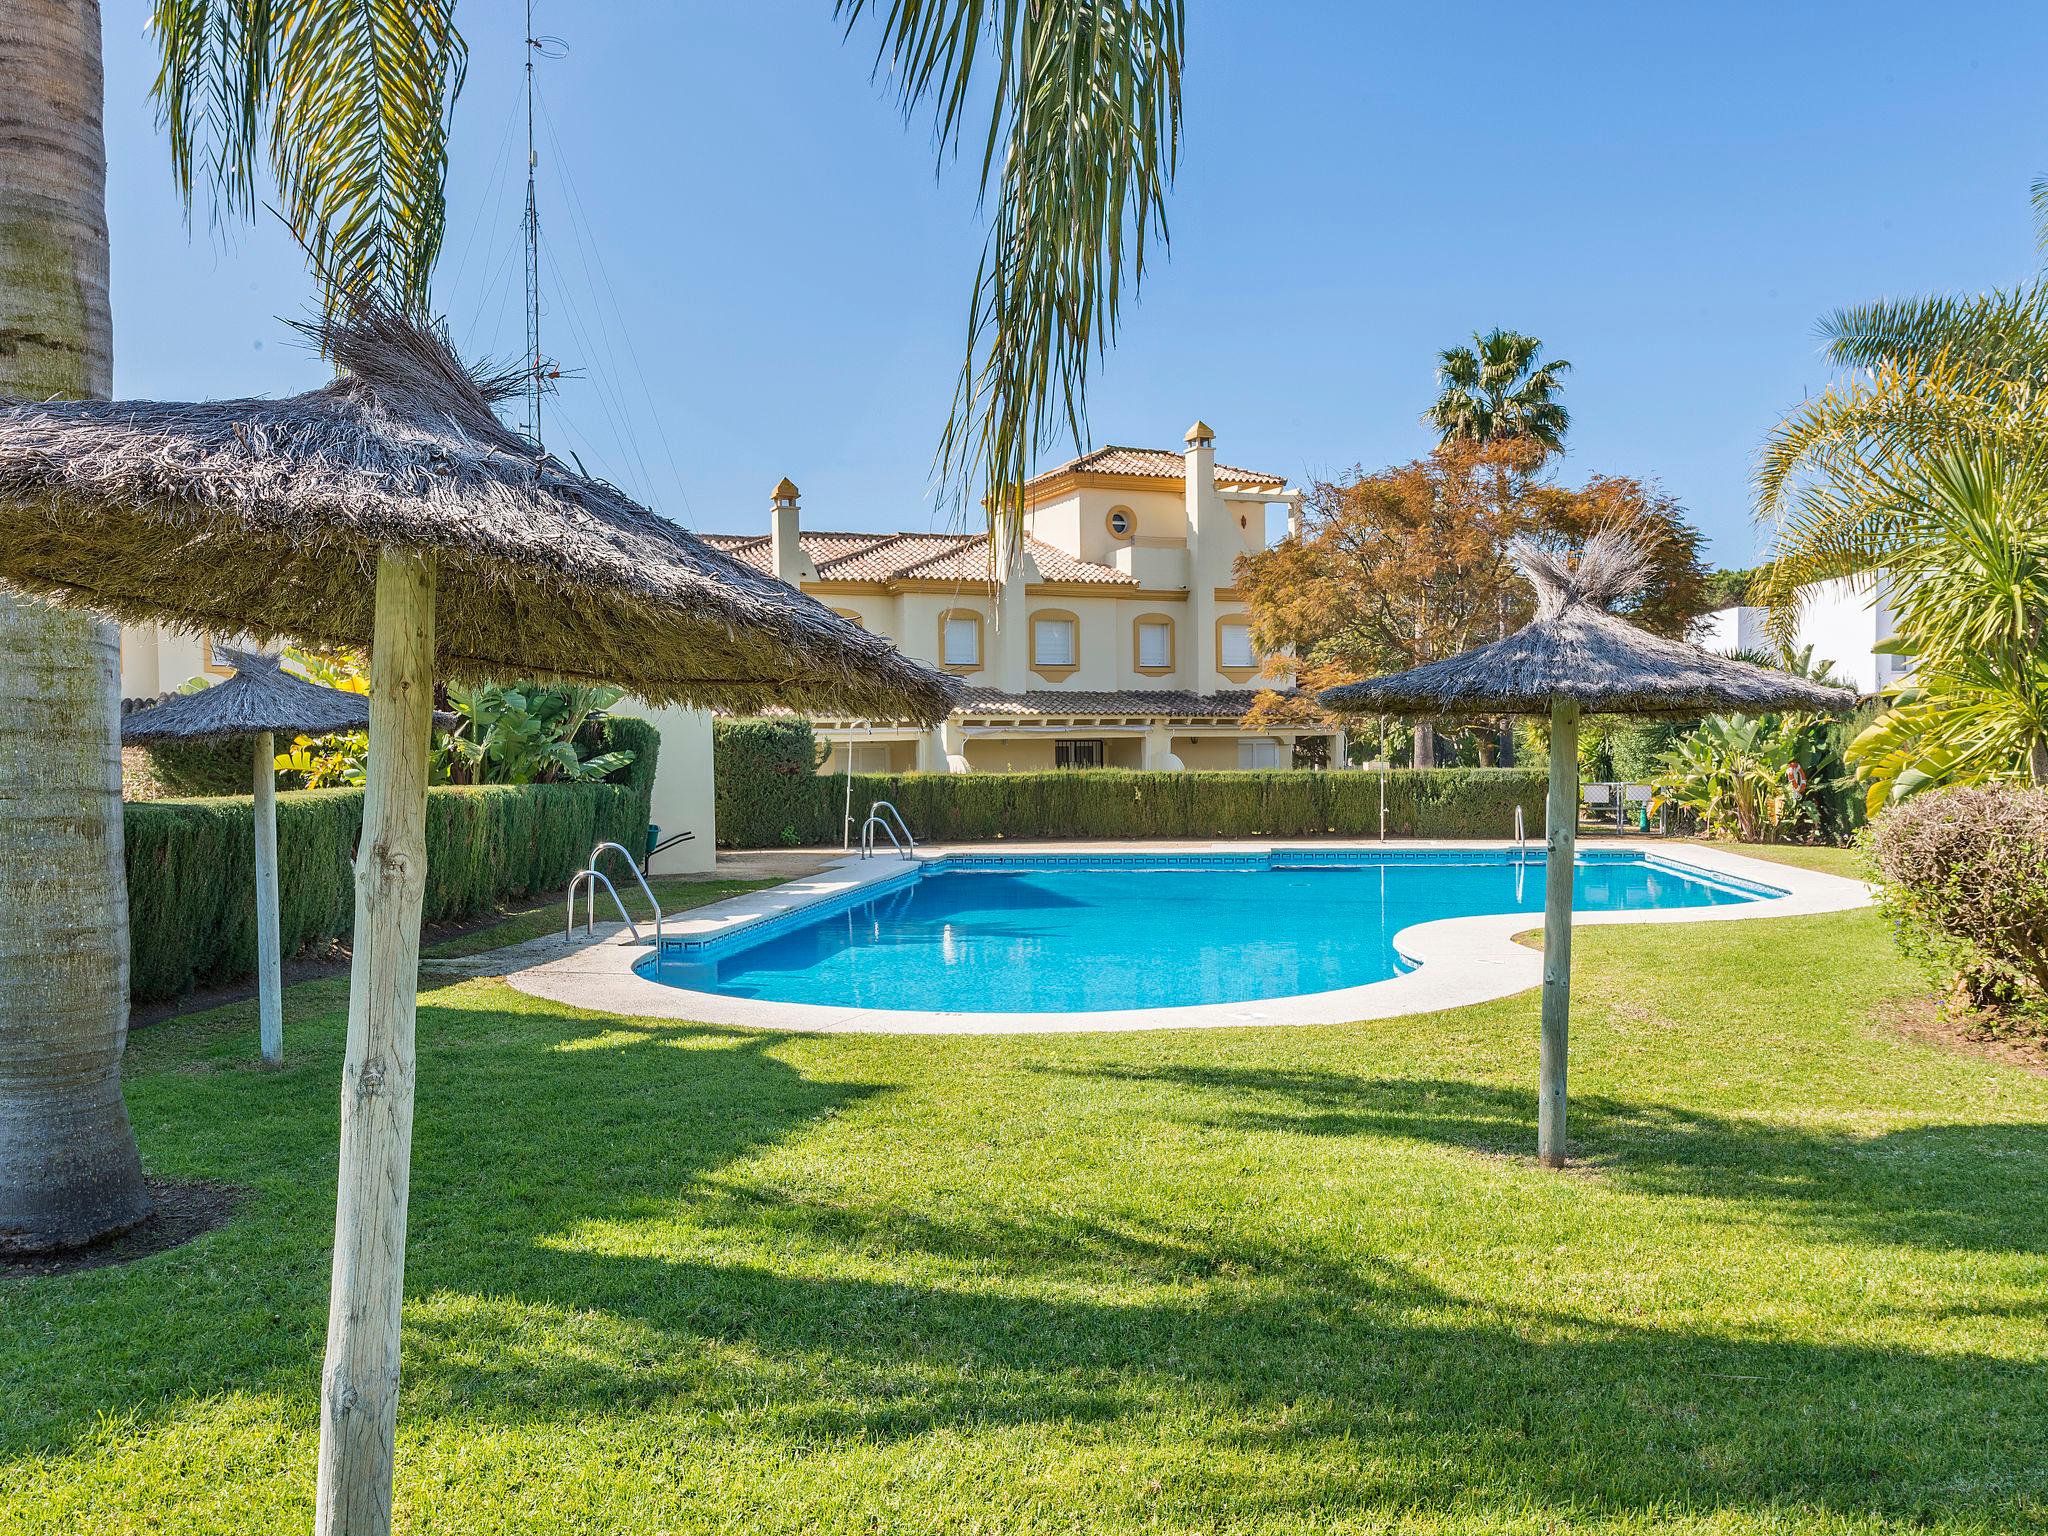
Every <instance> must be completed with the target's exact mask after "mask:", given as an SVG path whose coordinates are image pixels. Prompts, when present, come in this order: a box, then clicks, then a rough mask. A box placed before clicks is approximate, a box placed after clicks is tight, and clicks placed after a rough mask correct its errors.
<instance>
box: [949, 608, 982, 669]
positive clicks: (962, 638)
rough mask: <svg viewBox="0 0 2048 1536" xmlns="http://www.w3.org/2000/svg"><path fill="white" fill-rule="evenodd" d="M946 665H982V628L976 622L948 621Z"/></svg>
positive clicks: (963, 620)
mask: <svg viewBox="0 0 2048 1536" xmlns="http://www.w3.org/2000/svg"><path fill="white" fill-rule="evenodd" d="M945 664H946V665H947V666H949V667H978V666H980V665H981V626H980V625H979V624H977V623H975V622H974V620H972V619H948V620H946V658H945Z"/></svg>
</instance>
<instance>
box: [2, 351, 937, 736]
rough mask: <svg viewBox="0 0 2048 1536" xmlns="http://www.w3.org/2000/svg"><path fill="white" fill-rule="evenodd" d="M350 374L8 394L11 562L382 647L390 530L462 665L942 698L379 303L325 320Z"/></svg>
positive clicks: (183, 616) (466, 670)
mask: <svg viewBox="0 0 2048 1536" xmlns="http://www.w3.org/2000/svg"><path fill="white" fill-rule="evenodd" d="M321 336H322V340H323V344H324V345H325V347H326V349H327V351H328V353H329V354H330V355H331V356H332V358H333V359H334V362H335V365H336V367H337V368H338V369H339V370H341V372H342V376H341V377H339V378H337V379H335V381H334V382H333V383H331V384H328V385H326V386H325V387H323V388H320V389H316V390H313V391H311V392H310V393H308V394H303V395H294V396H292V397H290V398H288V399H282V400H218V401H205V402H200V403H197V404H162V403H158V402H154V401H105V400H84V401H51V402H47V403H40V404H17V405H0V580H5V581H7V582H9V583H11V584H12V585H14V586H16V587H18V588H21V589H22V590H24V591H28V592H35V593H41V594H45V595H47V596H50V597H53V598H56V599H58V600H59V601H61V602H65V603H71V604H76V605H78V606H82V607H90V608H93V609H96V610H98V611H99V612H102V613H105V614H108V615H110V616H111V617H114V618H117V619H123V620H130V621H138V622H141V621H149V620H158V621H163V622H168V623H171V624H174V625H181V626H183V627H186V628H188V629H199V630H208V631H212V632H215V633H220V632H225V633H229V634H247V635H250V636H252V637H253V638H255V639H257V640H259V641H272V640H283V639H293V640H298V641H302V642H306V643H309V644H315V645H333V646H351V647H357V648H360V647H362V646H364V645H366V644H367V643H368V642H369V640H370V638H371V631H372V627H373V610H374V606H375V601H374V599H375V583H374V581H373V580H372V578H373V577H374V575H375V572H376V567H377V561H378V557H379V553H380V551H389V552H391V553H394V554H397V553H404V554H407V555H409V556H414V557H418V558H422V559H428V560H431V561H432V563H433V564H434V566H435V569H436V577H437V579H436V583H435V585H436V595H435V608H434V626H435V634H434V656H433V660H434V666H435V670H436V672H437V674H438V675H439V676H440V677H441V678H442V679H443V680H447V679H463V678H467V679H473V680H476V681H482V682H488V681H492V680H496V679H500V678H505V677H512V676H517V677H543V678H550V679H553V678H560V679H566V680H570V681H578V682H608V683H617V684H620V685H622V686H625V687H627V688H630V689H631V690H632V691H633V692H634V693H636V694H639V695H640V696H641V697H643V698H646V699H648V700H650V701H651V702H654V703H686V704H698V705H706V706H719V707H725V708H731V709H736V710H747V709H753V708H756V707H758V706H761V705H764V704H770V703H783V704H794V705H799V706H809V707H819V708H838V709H841V710H843V711H845V712H846V713H849V714H855V715H869V714H873V715H884V714H888V715H903V714H907V715H910V716H914V717H916V718H918V719H929V720H937V719H941V718H943V717H944V715H945V713H946V708H947V700H948V698H949V694H948V691H947V684H946V682H945V680H944V678H943V677H941V676H940V675H939V674H937V673H935V672H933V671H931V670H929V669H927V668H925V667H922V666H920V665H918V664H917V663H916V662H913V661H911V660H910V659H909V658H907V657H905V656H904V655H903V654H902V652H900V651H898V650H897V649H896V648H895V646H893V645H891V644H890V643H889V641H888V640H886V639H885V638H883V637H882V636H880V635H877V634H873V633H870V632H869V631H867V630H864V629H861V628H860V627H859V626H857V625H854V624H849V623H848V622H846V621H845V620H844V619H842V618H840V617H839V616H838V615H837V614H835V613H833V612H832V610H831V609H829V608H827V607H825V606H824V605H823V604H822V603H819V602H816V601H815V600H813V599H810V598H806V597H803V596H800V595H799V594H797V593H795V592H793V591H792V590H791V589H790V588H789V587H787V586H785V585H784V584H782V583H781V582H778V581H776V580H775V579H774V578H773V577H771V576H768V575H766V574H765V573H763V572H759V571H756V570H753V569H751V568H750V567H748V566H745V565H742V564H741V563H740V562H739V561H737V560H734V559H732V558H731V557H730V556H727V555H724V554H721V553H720V552H719V551H717V550H715V549H713V548H711V547H710V546H709V545H708V544H705V543H703V542H702V541H701V540H699V539H697V538H694V537H693V536H692V535H690V534H689V533H687V532H685V531H684V530H683V529H681V528H679V527H677V526H676V525H675V524H673V523H671V522H669V521H667V520H666V519H664V518H660V517H657V516H656V515H655V514H654V513H652V512H650V511H648V510H647V509H646V508H645V507H642V506H639V505H637V504H636V503H635V502H633V501H632V500H631V499H630V498H628V497H627V496H626V495H625V494H624V493H623V492H621V491H619V490H618V489H617V488H616V487H614V486H610V485H607V484H605V483H604V482H603V481H600V480H595V479H591V478H589V477H588V476H585V475H581V474H578V473H576V472H575V471H573V470H571V469H569V468H567V467H566V466H565V465H563V464H562V463H561V462H560V461H559V460H557V459H554V458H552V457H540V456H537V455H536V454H535V452H534V450H533V448H532V446H531V445H530V444H528V443H527V442H525V441H524V440H523V439H522V438H520V437H519V436H518V435H517V434H515V433H513V432H512V431H510V430H509V429H508V428H506V427H505V426H504V425H503V424H502V423H500V422H499V421H498V419H497V417H496V416H495V415H493V414H492V412H491V404H492V402H493V401H494V400H498V399H502V398H504V397H506V396H507V395H508V394H511V393H513V392H515V391H516V390H517V388H518V387H519V382H520V380H521V379H523V377H524V376H523V375H506V376H493V375H489V374H486V373H483V372H481V371H477V370H472V369H468V368H465V367H464V366H463V364H462V363H461V362H460V361H459V360H457V358H456V357H455V355H454V353H453V352H452V351H450V350H449V348H448V346H447V344H446V343H445V342H444V341H443V340H442V339H441V338H440V337H438V336H436V335H435V334H434V333H433V332H431V331H429V330H427V329H425V328H423V327H420V326H417V325H414V324H411V323H409V322H407V321H405V320H402V319H399V318H397V317H395V316H392V315H389V314H382V313H373V314H369V315H364V316H359V317H357V318H354V319H344V320H341V321H338V322H337V323H336V324H335V325H334V326H332V327H331V328H329V329H327V330H325V331H324V332H322V333H321Z"/></svg>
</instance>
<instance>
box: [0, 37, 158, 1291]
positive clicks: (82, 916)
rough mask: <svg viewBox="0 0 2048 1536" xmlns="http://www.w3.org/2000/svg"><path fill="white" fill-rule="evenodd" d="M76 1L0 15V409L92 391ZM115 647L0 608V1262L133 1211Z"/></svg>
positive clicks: (82, 1238) (103, 376)
mask: <svg viewBox="0 0 2048 1536" xmlns="http://www.w3.org/2000/svg"><path fill="white" fill-rule="evenodd" d="M100 78H101V75H100V18H99V7H98V5H97V3H96V0H83V3H81V0H8V4H7V6H6V9H5V11H4V12H0V99H4V100H5V101H6V102H7V103H8V107H7V110H6V111H4V112H0V231H5V235H4V237H0V336H6V337H8V338H9V339H10V341H11V342H12V344H11V345H8V346H0V395H27V396H42V397H48V396H53V395H63V396H70V397H73V398H86V397H90V396H100V397H104V396H105V395H106V394H107V392H108V388H109V386H110V384H111V383H112V378H111V374H112V359H113V322H112V318H111V315H110V312H109V310H108V305H107V219H106V167H105V155H104V150H103V147H102V145H103V139H102V135H101V127H100V98H101V87H100ZM119 688H120V649H119V640H118V638H117V636H116V635H115V633H114V631H112V630H111V629H110V628H109V627H108V626H106V625H104V624H101V623H99V622H97V621H96V620H94V619H92V618H90V617H88V616H84V615H80V614H77V613H71V612H59V611H57V610H55V609H52V608H49V607H46V606H44V605H43V604H41V603H35V602H29V601H26V600H23V599H20V598H16V597H13V596H10V595H8V594H6V593H4V592H0V826H4V827H5V828H6V836H5V837H4V838H0V1251H5V1250H10V1249H12V1250H30V1251H32V1250H41V1249H48V1248H58V1247H69V1246H74V1245H76V1244H80V1243H84V1242H89V1241H90V1240H92V1239H93V1238H95V1237H100V1236H104V1235H105V1234H107V1233H109V1232H114V1231H118V1230H120V1229H121V1228H123V1227H127V1226H132V1225H133V1224H134V1223H135V1222H137V1221H139V1220H140V1219H141V1218H142V1217H143V1216H144V1215H145V1214H147V1212H148V1210H149V1196H148V1193H147V1191H146V1189H145V1188H144V1186H143V1182H142V1165H141V1160H140V1159H139V1158H138V1156H137V1155H136V1149H135V1134H134V1132H133V1131H132V1130H131V1129H130V1127H129V1124H128V1110H127V1106H126V1105H125V1104H124V1103H123V1102H122V1099H121V1079H120V1068H121V1049H122V1046H123V1044H124V1043H125V1039H126V1036H127V1030H128V887H127V880H126V877H125V874H124V872H123V868H122V861H121V755H120V737H119V734H118V729H117V720H118V712H119Z"/></svg>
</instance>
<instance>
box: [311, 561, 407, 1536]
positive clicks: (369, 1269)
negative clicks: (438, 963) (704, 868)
mask: <svg viewBox="0 0 2048 1536" xmlns="http://www.w3.org/2000/svg"><path fill="white" fill-rule="evenodd" d="M374 634H375V638H374V640H373V642H372V645H371V649H370V759H369V768H368V772H367V775H366V778H367V785H366V788H365V790H364V795H363V832H362V841H361V844H360V847H359V849H358V851H357V854H356V925H355V958H354V962H353V964H352V965H351V967H350V971H349V1000H348V1053H347V1057H346V1059H345V1061H344V1062H343V1065H342V1074H341V1176H340V1184H339V1189H338V1191H337V1195H336V1201H335V1211H334V1277H333V1285H332V1290H331V1293H330V1295H329V1298H328V1306H327V1363H326V1367H325V1370H324V1371H323V1373H322V1377H321V1383H320V1483H319V1494H318V1499H317V1503H316V1506H315V1516H314V1529H315V1530H316V1531H317V1532H318V1533H319V1536H384V1533H386V1532H388V1531H389V1530H390V1529H391V1465H392V1452H393V1445H394V1442H395V1440H396V1437H397V1424H398V1333H399V1312H400V1303H401V1299H402V1297H403V1295H404V1289H405V1208H406V1195H407V1189H408V1184H409V1182H410V1170H411V1159H412V1104H413V1019H414V1014H415V1012H416V1010H417V1006H418V983H419V948H420V902H421V897H422V895H423V893H424V891H425V889H426V873H427V859H426V852H427V849H426V812H427V752H428V748H429V744H430V741H429V738H430V735H431V728H432V714H433V659H434V571H433V566H432V565H431V563H430V562H429V561H427V560H426V559H423V558H421V557H419V556H415V555H403V554H395V553H393V552H392V551H390V550H388V549H387V550H385V551H383V552H382V553H381V554H380V556H379V558H378V562H377V613H376V625H375V631H374Z"/></svg>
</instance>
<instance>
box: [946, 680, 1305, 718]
mask: <svg viewBox="0 0 2048 1536" xmlns="http://www.w3.org/2000/svg"><path fill="white" fill-rule="evenodd" d="M1278 691H1280V692H1282V693H1289V692H1292V690H1291V689H1282V690H1278ZM1258 696H1259V694H1258V691H1257V690H1253V689H1249V688H1242V689H1236V690H1232V691H1227V692H1224V693H1194V692H1191V691H1190V690H1188V689H1185V688H1119V689H1114V690H1111V691H1108V692H1101V693H1097V692H1090V691H1086V690H1082V689H1071V690H1070V689H1065V688H1037V689H1033V690H1031V691H1030V692H1028V693H1004V692H1002V691H1001V690H1000V689H996V688H959V689H956V690H955V691H954V695H953V713H954V714H956V715H1017V716H1026V715H1050V716H1056V717H1057V716H1070V715H1172V716H1176V717H1183V718H1192V719H1198V720H1242V719H1243V718H1244V713H1245V711H1246V710H1248V709H1250V708H1251V706H1252V700H1254V699H1256V698H1257V697H1258Z"/></svg>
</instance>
